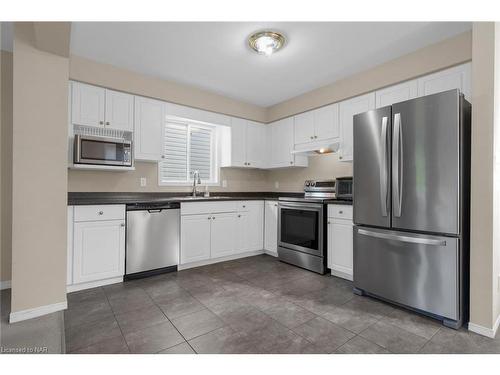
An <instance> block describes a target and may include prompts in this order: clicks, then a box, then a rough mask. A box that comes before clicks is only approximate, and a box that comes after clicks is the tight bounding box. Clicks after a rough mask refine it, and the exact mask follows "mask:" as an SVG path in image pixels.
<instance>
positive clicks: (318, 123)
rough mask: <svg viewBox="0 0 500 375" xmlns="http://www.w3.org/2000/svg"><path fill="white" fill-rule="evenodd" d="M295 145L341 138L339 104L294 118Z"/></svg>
mask: <svg viewBox="0 0 500 375" xmlns="http://www.w3.org/2000/svg"><path fill="white" fill-rule="evenodd" d="M294 130H295V144H296V145H298V144H304V143H310V142H315V141H321V140H325V139H330V138H338V137H339V112H338V104H337V103H335V104H331V105H328V106H326V107H322V108H318V109H315V110H313V111H309V112H305V113H301V114H299V115H297V116H295V117H294Z"/></svg>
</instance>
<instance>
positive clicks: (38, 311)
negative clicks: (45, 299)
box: [9, 301, 68, 323]
mask: <svg viewBox="0 0 500 375" xmlns="http://www.w3.org/2000/svg"><path fill="white" fill-rule="evenodd" d="M67 308H68V302H67V301H64V302H59V303H54V304H52V305H45V306H40V307H35V308H33V309H26V310H21V311H16V312H11V313H10V318H9V322H10V323H16V322H20V321H22V320H28V319H32V318H37V317H39V316H42V315H47V314H50V313H53V312H56V311H61V310H66V309H67Z"/></svg>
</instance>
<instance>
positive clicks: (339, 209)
mask: <svg viewBox="0 0 500 375" xmlns="http://www.w3.org/2000/svg"><path fill="white" fill-rule="evenodd" d="M328 217H332V218H335V219H345V220H350V221H352V206H348V205H345V204H329V205H328Z"/></svg>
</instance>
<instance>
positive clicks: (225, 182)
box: [222, 180, 227, 188]
mask: <svg viewBox="0 0 500 375" xmlns="http://www.w3.org/2000/svg"><path fill="white" fill-rule="evenodd" d="M222 187H223V188H227V180H222Z"/></svg>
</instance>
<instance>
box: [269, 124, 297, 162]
mask: <svg viewBox="0 0 500 375" xmlns="http://www.w3.org/2000/svg"><path fill="white" fill-rule="evenodd" d="M270 126H272V129H271V166H272V167H275V168H276V167H289V166H292V165H293V162H294V160H293V155H292V154H291V151H292V150H293V142H294V141H293V118H286V119H284V120H279V121H276V122H275V123H273V124H271V125H270Z"/></svg>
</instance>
